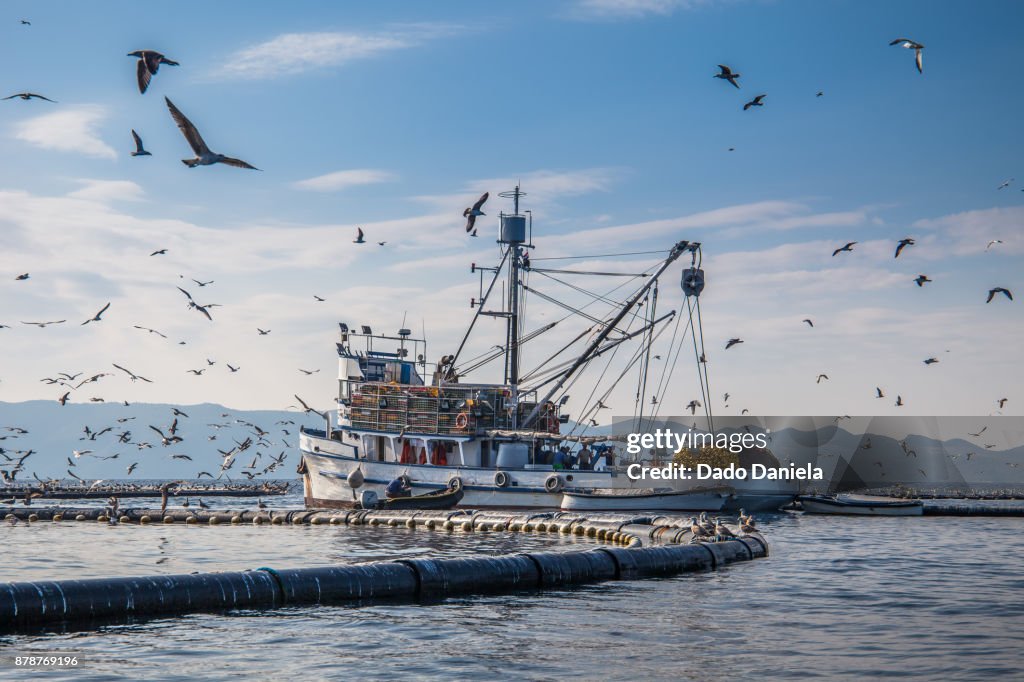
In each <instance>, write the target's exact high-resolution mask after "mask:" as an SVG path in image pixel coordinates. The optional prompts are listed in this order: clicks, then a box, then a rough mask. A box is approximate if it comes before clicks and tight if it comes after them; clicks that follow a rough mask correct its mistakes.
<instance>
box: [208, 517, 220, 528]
mask: <svg viewBox="0 0 1024 682" xmlns="http://www.w3.org/2000/svg"><path fill="white" fill-rule="evenodd" d="M218 523H220V519H218V518H217V517H216V516H211V517H210V525H211V526H216V525H217V524H218Z"/></svg>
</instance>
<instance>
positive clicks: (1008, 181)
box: [996, 178, 1013, 189]
mask: <svg viewBox="0 0 1024 682" xmlns="http://www.w3.org/2000/svg"><path fill="white" fill-rule="evenodd" d="M1011 182H1013V178H1010V179H1009V180H1003V183H1002V184H1001V185H999V186H998V187H996V189H1006V188H1007V187H1009V186H1010V183H1011Z"/></svg>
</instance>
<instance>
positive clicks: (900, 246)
mask: <svg viewBox="0 0 1024 682" xmlns="http://www.w3.org/2000/svg"><path fill="white" fill-rule="evenodd" d="M889 45H890V46H899V47H902V48H905V49H908V50H913V51H914V64H915V66H916V67H917V71H918V73H924V65H923V62H922V57H921V53H922V51H923V50H924V45H922V44H921V43H919V42H917V41H915V40H911V39H910V38H896V39H895V40H892V41H891V42H890V43H889ZM718 69H719V71H718V73H716V74H714V78H719V79H721V80H723V81H727V82H728V83H730V84H731V85H732V86H733V87H735V88H736V89H739V88H740V83H739V79H740V74H739V73H737V72H735V71H733V69H732V68H731V67H729V66H727V65H725V64H719V65H718ZM824 94H825V93H824V92H823V91H820V90H819V91H818V92H817V93H816V95H815V96H816V97H822V96H823V95H824ZM766 96H767V95H763V94H762V95H757V96H756V97H754V98H753V99H752V100H750V101H748V102H747V103H745V104H744V105H743V110H744V111H746V110H748V109H750V108H751V107H760V106H764V101H763V100H764V98H765V97H766ZM729 151H733V148H730V149H729ZM1013 180H1014V179H1013V178H1009V179H1008V180H1005V181H1004V182H1002V183H1001V184H1000V185H999V186H998V187H997V188H996V189H997V190H1002V189H1006V188H1007V187H1009V186H1010V184H1011V183H1012V182H1013ZM1021 191H1024V189H1022V190H1021ZM485 197H486V195H485ZM466 210H467V211H468V210H469V209H466ZM467 229H469V228H468V227H467ZM857 243H858V242H855V241H851V242H846V243H845V244H843V245H842V246H839V247H837V248H836V249H835V250H834V251H832V257H833V258H835V257H836V256H838V255H839V254H841V253H852V252H853V247H854V246H856V245H857ZM915 243H916V242H915V240H914V238H913V237H904V238H902V239H900V240H899V241H897V242H896V251H895V254H894V256H893V258H899V257H900V254H901V253H903V250H904V249H906V248H907V247H909V246H914V244H915ZM1002 243H1003V242H1002V240H1001V239H993V240H991V241H989V242H988V244H987V245H986V247H985V250H986V251H988V250H989V249H991V248H992V247H993V246H995V245H997V244H1002ZM911 281H912V282H914V283H915V284H917V286H918V287H919V288H920V287H924V285H925V284H929V283H931V282H933V281H934V280H933V279H932V278H930V277H929V276H928V275H926V274H920V275H918V276H917V277H916V278H914V279H913V280H911ZM1000 294H1001V295H1003V296H1004V297H1005V298H1006V299H1007V300H1009V301H1013V292H1012V291H1010V290H1009V289H1007V288H1006V287H1002V286H994V287H992V288H991V289H989V290H988V297H987V298H986V299H985V303H991V302H992V301H993V300H994V299H995V298H996V297H997V296H999V295H1000ZM802 322H806V323H807V325H808V326H809V327H811V328H813V327H814V321H813V320H810V319H804V320H802ZM741 343H743V339H740V338H731V339H729V340H728V341H727V342H726V344H725V350H729V349H730V348H732V347H733V346H736V345H738V344H741ZM700 361H701V362H706V360H705V359H704V357H703V356H701V360H700ZM938 362H939V360H938V359H936V358H928V359H926V360H924V364H925V365H933V364H936V363H938ZM828 379H829V377H828V375H827V374H824V373H822V374H818V376H817V378H816V380H815V383H817V384H820V383H821V382H822V381H823V380H825V381H827V380H828ZM876 391H877V396H876V397H878V398H882V397H884V395H883V393H882V389H881V388H877V387H876ZM724 401H725V402H726V403H728V401H729V394H728V393H726V394H725V398H724ZM1006 402H1007V398H1000V399H999V400H997V403H998V404H999V408H1000V409H1002V407H1003V405H1005V404H1006ZM904 404H905V403H904V402H903V398H902V396H899V395H897V396H896V402H895V405H896V407H903V406H904ZM698 406H700V402H699V401H696V400H693V401H691V402H690V404H689V405H687V406H686V407H687V408H688V409H690V411H691V414H692V413H694V412H695V411H696V407H698Z"/></svg>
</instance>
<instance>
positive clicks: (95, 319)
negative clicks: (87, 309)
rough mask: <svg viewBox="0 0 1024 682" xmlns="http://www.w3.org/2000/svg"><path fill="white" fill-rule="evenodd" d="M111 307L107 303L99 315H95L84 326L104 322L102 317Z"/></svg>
mask: <svg viewBox="0 0 1024 682" xmlns="http://www.w3.org/2000/svg"><path fill="white" fill-rule="evenodd" d="M109 307H110V303H107V304H106V305H105V306H103V308H102V309H101V310H100V311H99V312H98V313H96V314H95V315H93V316H92V317H90V318H89V319H88V320H86V321H85V322H83V323H82V326H84V325H87V324H89V323H90V322H102V321H103V320H102V319H100V316H102V315H103V313H105V312H107V308H109Z"/></svg>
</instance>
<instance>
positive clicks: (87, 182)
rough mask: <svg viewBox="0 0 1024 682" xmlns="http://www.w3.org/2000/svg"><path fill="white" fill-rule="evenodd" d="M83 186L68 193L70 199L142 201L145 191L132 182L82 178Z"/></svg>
mask: <svg viewBox="0 0 1024 682" xmlns="http://www.w3.org/2000/svg"><path fill="white" fill-rule="evenodd" d="M77 182H78V183H79V184H81V185H82V187H81V188H80V189H76V190H75V191H73V192H70V193H68V196H69V197H74V198H75V199H87V200H89V201H99V202H101V203H106V202H110V201H140V200H141V199H142V197H143V195H144V194H145V191H144V190H143V189H142V187H140V186H139V185H138V184H137V183H134V182H132V181H131V180H92V179H89V178H82V179H79V180H77Z"/></svg>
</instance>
